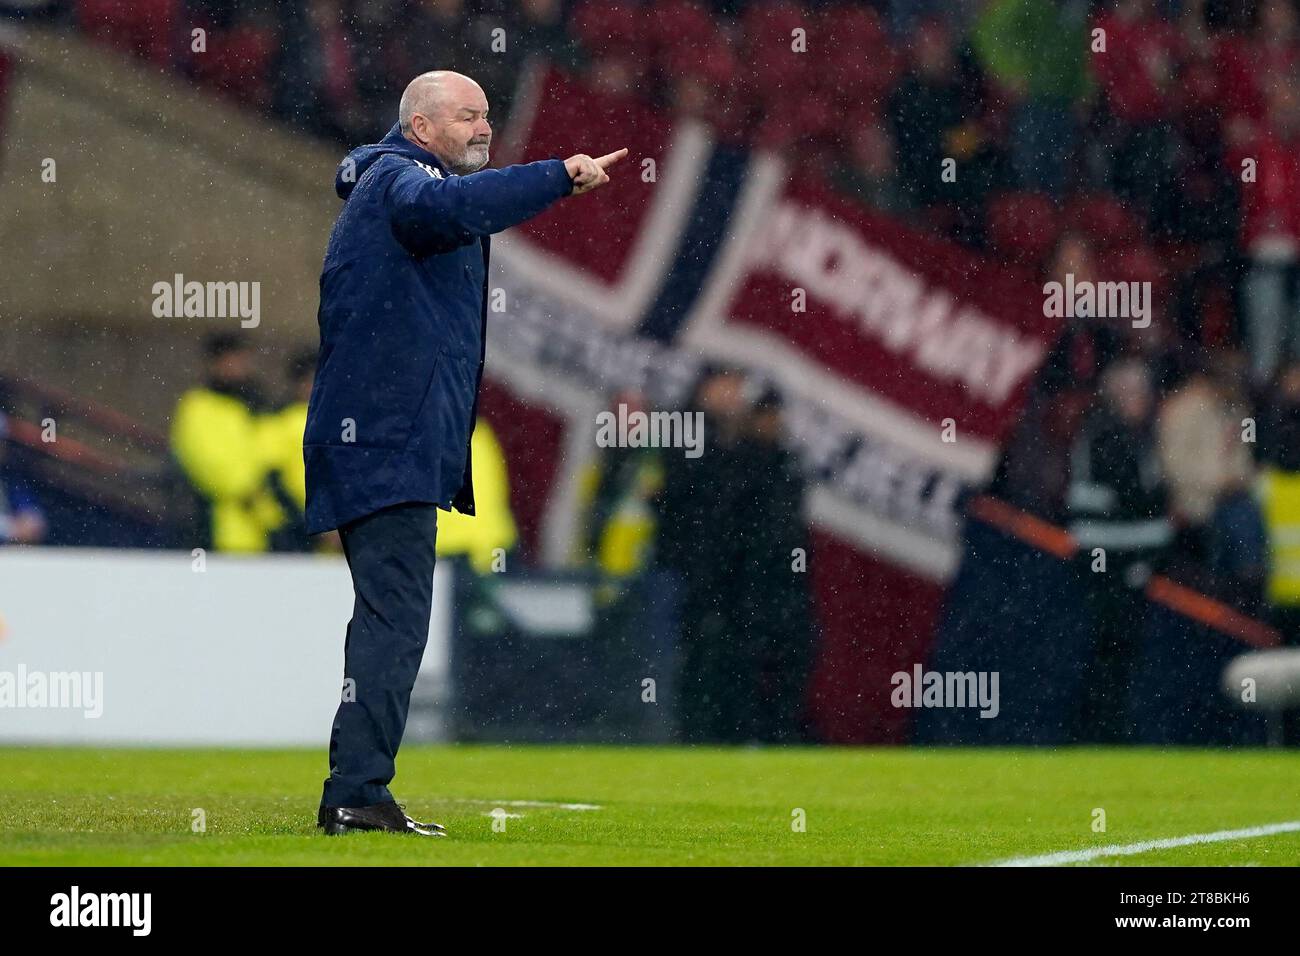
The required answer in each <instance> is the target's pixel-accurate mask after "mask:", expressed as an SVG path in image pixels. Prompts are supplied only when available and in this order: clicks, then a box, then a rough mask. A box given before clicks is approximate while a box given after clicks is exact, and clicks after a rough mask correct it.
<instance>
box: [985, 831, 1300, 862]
mask: <svg viewBox="0 0 1300 956" xmlns="http://www.w3.org/2000/svg"><path fill="white" fill-rule="evenodd" d="M1297 831H1300V820H1291V821H1288V822H1287V823H1269V824H1265V825H1264V826H1259V827H1246V828H1245V829H1242V830H1216V831H1215V832H1213V833H1192V834H1189V835H1187V836H1180V837H1170V838H1169V839H1167V840H1146V841H1144V842H1142V843H1125V844H1115V845H1112V846H1099V847H1094V848H1092V849H1091V850H1066V851H1064V852H1061V853H1047V854H1044V855H1043V856H1018V857H1014V858H1013V859H1010V860H1002V861H1001V862H998V863H992V864H989V865H990V866H1062V865H1064V864H1066V863H1087V862H1088V861H1089V860H1096V859H1100V858H1101V857H1104V856H1133V855H1135V854H1137V853H1149V852H1150V851H1152V850H1169V849H1173V848H1175V847H1180V846H1192V845H1194V844H1198V843H1222V842H1224V841H1225V840H1253V839H1255V838H1256V837H1266V836H1275V835H1276V834H1278V833H1295V832H1297Z"/></svg>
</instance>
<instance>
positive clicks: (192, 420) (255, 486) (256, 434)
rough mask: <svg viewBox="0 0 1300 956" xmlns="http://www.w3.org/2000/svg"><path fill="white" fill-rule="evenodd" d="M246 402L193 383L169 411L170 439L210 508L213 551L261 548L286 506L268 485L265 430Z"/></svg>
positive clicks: (282, 516)
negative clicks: (170, 422)
mask: <svg viewBox="0 0 1300 956" xmlns="http://www.w3.org/2000/svg"><path fill="white" fill-rule="evenodd" d="M257 419H258V416H257V415H255V414H254V413H253V412H252V411H251V410H250V409H249V408H248V406H247V405H245V404H244V403H243V402H241V401H240V400H239V399H237V398H234V397H232V396H230V395H223V394H221V393H220V392H214V391H212V390H211V389H207V388H195V389H191V390H190V391H188V392H186V393H185V394H184V395H182V396H181V399H180V401H179V402H178V403H177V404H176V411H175V413H174V414H173V416H172V427H171V443H172V450H173V452H174V453H175V455H176V459H177V461H179V462H180V465H181V467H182V468H183V469H184V470H185V474H186V477H188V478H189V480H190V483H191V484H193V485H194V487H195V488H196V489H197V490H198V492H199V493H200V494H201V495H203V497H204V498H205V499H207V502H208V504H209V506H210V508H211V512H212V546H213V548H214V549H216V550H217V551H244V552H258V551H265V550H266V549H267V547H268V544H269V536H270V532H271V531H272V530H273V529H275V528H278V527H279V526H280V525H281V524H282V523H283V522H284V517H285V516H284V511H283V509H281V507H280V505H279V504H278V503H277V502H276V500H275V496H274V495H273V494H272V493H271V491H270V489H269V487H268V485H267V476H268V473H269V467H268V462H267V460H266V454H265V445H264V438H263V433H262V431H261V428H260V425H259V423H258V420H257Z"/></svg>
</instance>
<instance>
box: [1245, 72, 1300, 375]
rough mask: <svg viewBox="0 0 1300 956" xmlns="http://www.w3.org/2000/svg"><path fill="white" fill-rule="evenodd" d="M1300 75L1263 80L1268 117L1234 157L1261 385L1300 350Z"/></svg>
mask: <svg viewBox="0 0 1300 956" xmlns="http://www.w3.org/2000/svg"><path fill="white" fill-rule="evenodd" d="M1297 84H1300V77H1297V76H1296V74H1295V73H1287V74H1282V75H1277V76H1273V77H1270V78H1268V79H1267V80H1266V81H1265V83H1264V91H1265V100H1266V106H1265V110H1266V113H1265V117H1264V120H1263V121H1262V122H1261V123H1259V124H1257V126H1256V127H1255V129H1254V132H1253V134H1252V135H1250V136H1249V137H1248V138H1247V139H1245V140H1244V141H1243V142H1242V143H1241V144H1239V145H1238V147H1237V148H1236V149H1233V150H1232V151H1231V152H1230V153H1229V154H1228V164H1229V165H1228V172H1229V174H1230V175H1233V176H1235V177H1237V178H1238V179H1239V180H1240V181H1241V200H1242V213H1243V215H1242V228H1241V247H1242V250H1243V252H1244V253H1245V256H1246V259H1247V261H1248V263H1249V266H1248V271H1247V274H1246V278H1245V281H1244V283H1243V286H1242V303H1241V305H1242V313H1243V318H1244V320H1245V333H1246V343H1247V346H1248V348H1249V350H1250V356H1251V369H1252V372H1253V374H1254V378H1255V381H1256V384H1262V383H1264V382H1266V381H1267V380H1268V379H1269V378H1270V377H1271V376H1272V374H1273V372H1274V371H1275V370H1276V369H1277V368H1278V366H1279V365H1280V364H1281V363H1282V362H1284V361H1285V360H1287V359H1288V358H1289V357H1291V356H1293V355H1295V354H1296V353H1297V346H1298V344H1300V343H1297V335H1298V334H1300V85H1297Z"/></svg>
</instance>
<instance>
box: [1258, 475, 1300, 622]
mask: <svg viewBox="0 0 1300 956" xmlns="http://www.w3.org/2000/svg"><path fill="white" fill-rule="evenodd" d="M1260 490H1261V496H1260V497H1261V503H1262V505H1263V510H1264V523H1265V525H1266V526H1267V527H1268V544H1269V574H1268V597H1269V601H1270V602H1271V603H1273V604H1277V605H1283V606H1290V605H1298V604H1300V473H1297V472H1292V471H1279V470H1277V469H1275V468H1265V469H1264V471H1263V474H1262V475H1261V477H1260Z"/></svg>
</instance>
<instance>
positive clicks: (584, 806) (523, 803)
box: [451, 798, 604, 810]
mask: <svg viewBox="0 0 1300 956" xmlns="http://www.w3.org/2000/svg"><path fill="white" fill-rule="evenodd" d="M451 802H452V803H490V804H492V805H493V806H494V807H541V808H543V809H545V808H547V807H550V808H551V809H555V810H603V809H604V807H601V806H598V805H597V804H594V803H553V802H551V801H549V800H471V799H468V798H460V799H456V800H452V801H451Z"/></svg>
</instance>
